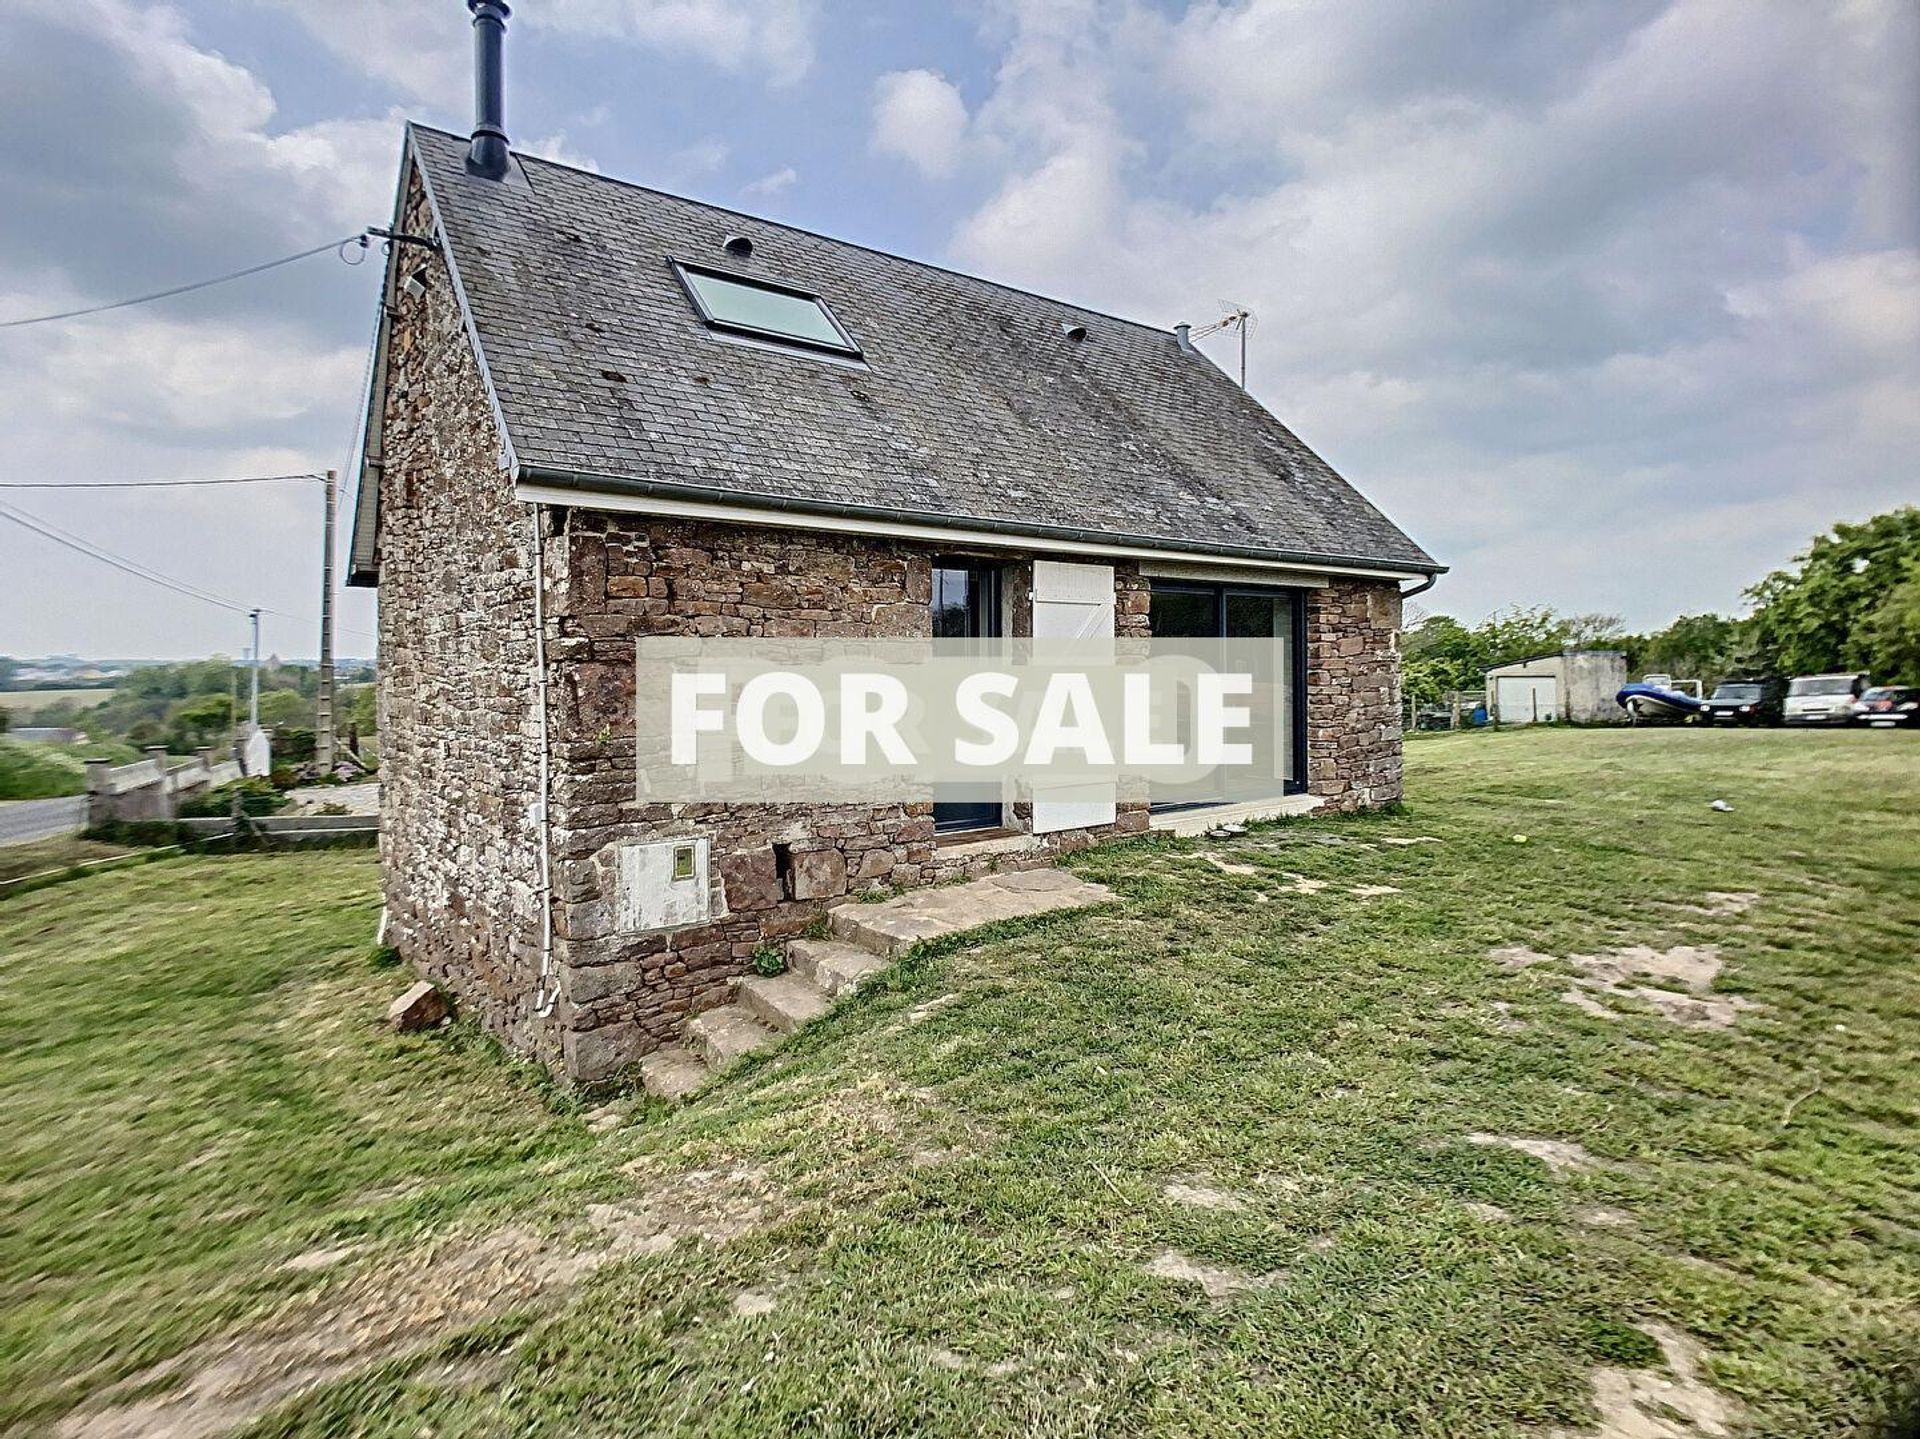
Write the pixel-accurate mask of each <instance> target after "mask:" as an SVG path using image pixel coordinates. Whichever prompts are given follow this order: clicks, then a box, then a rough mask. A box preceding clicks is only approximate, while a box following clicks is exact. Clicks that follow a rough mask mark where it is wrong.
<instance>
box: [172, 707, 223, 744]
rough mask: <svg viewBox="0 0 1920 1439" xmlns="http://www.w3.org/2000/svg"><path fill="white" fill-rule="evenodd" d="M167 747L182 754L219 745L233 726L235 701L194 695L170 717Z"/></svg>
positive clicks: (173, 710)
mask: <svg viewBox="0 0 1920 1439" xmlns="http://www.w3.org/2000/svg"><path fill="white" fill-rule="evenodd" d="M167 721H168V736H167V742H168V744H169V745H170V746H171V747H173V748H175V749H179V750H190V749H198V748H199V747H200V746H201V745H210V744H215V743H218V742H219V741H220V740H222V739H224V738H225V737H226V733H227V729H228V727H229V726H230V725H232V723H233V701H232V700H231V699H230V698H229V697H228V696H226V695H224V694H203V695H195V696H194V697H193V698H192V699H187V700H182V701H180V703H179V704H177V705H175V706H174V707H173V709H172V711H171V712H170V713H169V714H168V716H167Z"/></svg>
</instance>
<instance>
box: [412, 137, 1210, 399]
mask: <svg viewBox="0 0 1920 1439" xmlns="http://www.w3.org/2000/svg"><path fill="white" fill-rule="evenodd" d="M406 126H407V128H408V129H409V130H424V131H426V132H427V133H428V134H432V135H439V136H442V137H443V138H445V139H448V140H456V141H464V140H465V139H466V137H465V136H464V135H460V134H458V133H457V132H455V131H452V130H443V129H441V128H440V127H439V126H438V125H428V124H425V123H423V122H422V121H419V120H408V121H407V122H406ZM513 154H514V156H515V157H516V158H517V159H519V160H520V161H521V162H522V163H523V164H524V163H525V162H527V161H532V162H533V163H534V164H536V165H546V166H549V167H550V168H552V169H555V170H567V171H570V172H572V173H573V174H575V175H584V176H586V177H587V178H588V179H591V180H600V181H603V182H605V183H606V184H609V185H619V186H622V187H624V188H625V189H629V190H640V191H643V192H644V193H646V194H649V195H658V196H661V197H662V198H664V199H668V200H677V201H679V202H680V203H681V204H683V205H698V206H699V207H700V208H701V209H703V210H713V211H715V212H717V213H719V214H722V215H731V216H732V217H734V218H735V219H739V220H750V221H752V222H753V223H754V224H756V225H771V226H773V227H774V228H775V229H779V230H786V231H789V232H791V233H792V234H795V235H805V236H807V237H808V238H809V239H814V240H825V241H826V242H827V243H829V244H832V245H845V246H846V247H847V248H848V249H850V250H865V251H866V252H867V253H868V254H869V255H878V256H880V257H881V258H882V259H886V260H898V261H899V262H900V263H901V264H903V265H918V266H920V267H921V268H922V269H927V270H938V271H939V272H940V273H941V274H943V275H952V276H954V277H955V278H956V279H961V280H971V281H972V282H973V283H974V284H976V285H987V286H990V287H992V288H993V289H996V290H1005V291H1006V292H1007V293H1008V294H1012V295H1021V296H1024V297H1025V298H1026V299H1029V300H1039V301H1042V302H1043V303H1045V304H1049V305H1059V306H1061V307H1062V308H1064V309H1069V310H1077V311H1079V312H1080V313H1081V314H1085V315H1093V316H1097V317H1098V318H1100V319H1103V320H1112V321H1113V322H1114V323H1115V324H1117V325H1131V326H1132V327H1133V328H1135V329H1136V330H1145V331H1146V332H1147V333H1148V334H1151V335H1161V336H1164V337H1165V338H1167V339H1169V340H1171V339H1173V338H1174V332H1173V327H1172V326H1170V325H1169V326H1164V327H1163V326H1160V325H1155V324H1150V323H1149V322H1147V321H1146V320H1136V319H1133V318H1132V317H1130V316H1127V315H1116V314H1114V313H1113V312H1112V311H1111V310H1100V309H1096V308H1094V307H1093V306H1092V305H1082V304H1080V303H1078V302H1077V301H1074V300H1063V299H1061V298H1060V297H1059V296H1058V295H1043V294H1041V293H1040V291H1038V290H1023V289H1021V288H1020V286H1018V285H1009V284H1008V283H1007V282H1006V281H1004V280H994V279H990V278H988V277H987V276H985V275H976V274H974V273H973V272H972V271H971V270H958V269H955V268H954V267H953V266H952V265H942V264H938V263H936V262H935V261H932V260H919V259H915V258H914V257H913V256H912V255H902V254H899V253H898V252H896V251H893V250H883V249H881V248H880V247H879V246H878V245H869V244H866V243H865V242H863V241H860V240H848V239H844V238H842V237H841V236H839V235H829V234H827V233H826V231H824V230H809V229H808V228H807V227H806V226H804V225H792V224H788V223H787V222H786V221H785V220H770V219H768V218H767V217H766V216H765V215H755V214H751V213H749V212H748V211H746V210H733V209H729V208H728V207H727V206H725V205H716V204H714V203H713V201H711V200H701V199H698V198H696V197H695V196H692V195H682V194H680V193H679V192H677V191H674V190H663V189H661V188H660V187H659V186H658V185H643V184H641V183H640V182H639V181H638V180H627V179H622V178H621V177H620V176H618V175H608V174H604V173H602V172H601V171H599V170H588V169H585V168H584V167H582V166H579V165H569V164H567V162H566V161H564V160H550V159H548V158H547V157H546V156H544V155H530V154H528V153H526V152H525V151H524V150H515V151H514V152H513ZM1196 353H1198V352H1196ZM1201 358H1204V359H1207V361H1208V363H1209V364H1211V363H1213V362H1212V359H1211V357H1209V356H1205V355H1202V356H1201Z"/></svg>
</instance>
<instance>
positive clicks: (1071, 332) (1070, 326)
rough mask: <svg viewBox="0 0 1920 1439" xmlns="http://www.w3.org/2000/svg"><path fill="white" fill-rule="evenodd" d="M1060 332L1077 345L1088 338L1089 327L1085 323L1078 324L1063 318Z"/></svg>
mask: <svg viewBox="0 0 1920 1439" xmlns="http://www.w3.org/2000/svg"><path fill="white" fill-rule="evenodd" d="M1060 333H1061V334H1063V335H1065V336H1066V337H1067V338H1068V339H1069V340H1072V341H1073V342H1074V344H1076V345H1077V344H1079V343H1080V342H1081V341H1082V340H1084V339H1086V338H1087V327H1086V326H1085V325H1076V324H1074V323H1073V321H1071V320H1063V321H1061V322H1060Z"/></svg>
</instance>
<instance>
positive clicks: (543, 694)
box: [527, 505, 560, 1019]
mask: <svg viewBox="0 0 1920 1439" xmlns="http://www.w3.org/2000/svg"><path fill="white" fill-rule="evenodd" d="M527 511H528V540H529V543H530V546H531V551H532V555H533V717H534V733H535V735H536V737H537V743H538V744H539V747H540V751H539V759H538V764H537V771H538V783H539V788H540V797H539V798H538V799H537V800H536V801H535V802H534V807H533V816H532V818H533V823H534V830H535V841H534V842H535V845H536V846H537V848H536V850H535V853H534V861H535V865H536V872H537V873H538V874H539V876H540V895H539V899H540V978H539V980H538V981H537V982H536V984H535V986H534V994H533V1017H534V1018H535V1019H545V1018H546V1017H547V1016H548V1015H550V1014H552V1013H553V1010H554V1006H555V1005H557V1004H558V1003H559V1002H560V986H559V984H558V982H557V981H556V980H555V979H554V976H553V820H552V811H551V808H550V806H551V805H552V803H553V771H552V763H551V760H550V759H549V757H548V756H549V753H550V751H551V750H552V747H553V746H552V737H551V735H550V734H549V731H548V723H547V604H546V590H547V560H546V553H547V551H546V539H545V536H543V535H542V534H541V532H540V506H539V505H528V506H527Z"/></svg>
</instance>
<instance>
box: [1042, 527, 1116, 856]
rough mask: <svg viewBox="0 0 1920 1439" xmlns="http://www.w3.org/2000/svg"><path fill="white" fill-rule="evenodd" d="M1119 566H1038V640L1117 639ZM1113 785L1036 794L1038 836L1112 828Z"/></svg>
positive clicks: (1079, 786)
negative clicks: (1116, 577) (1116, 574)
mask: <svg viewBox="0 0 1920 1439" xmlns="http://www.w3.org/2000/svg"><path fill="white" fill-rule="evenodd" d="M1113 613H1114V611H1113V566H1112V565H1082V564H1069V563H1067V562H1066V561H1064V560H1035V561H1034V562H1033V637H1034V638H1035V639H1037V640H1091V639H1108V640H1110V639H1112V638H1113V633H1114V630H1113ZM1116 812H1117V811H1116V808H1115V805H1114V793H1113V786H1112V785H1110V784H1073V785H1060V786H1057V787H1054V788H1049V789H1045V790H1042V789H1040V788H1039V787H1037V786H1036V787H1035V789H1034V794H1033V832H1034V833H1035V834H1052V833H1054V832H1055V831H1057V830H1063V829H1086V828H1089V827H1091V826H1093V825H1101V824H1112V823H1113V821H1114V816H1115V814H1116Z"/></svg>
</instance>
